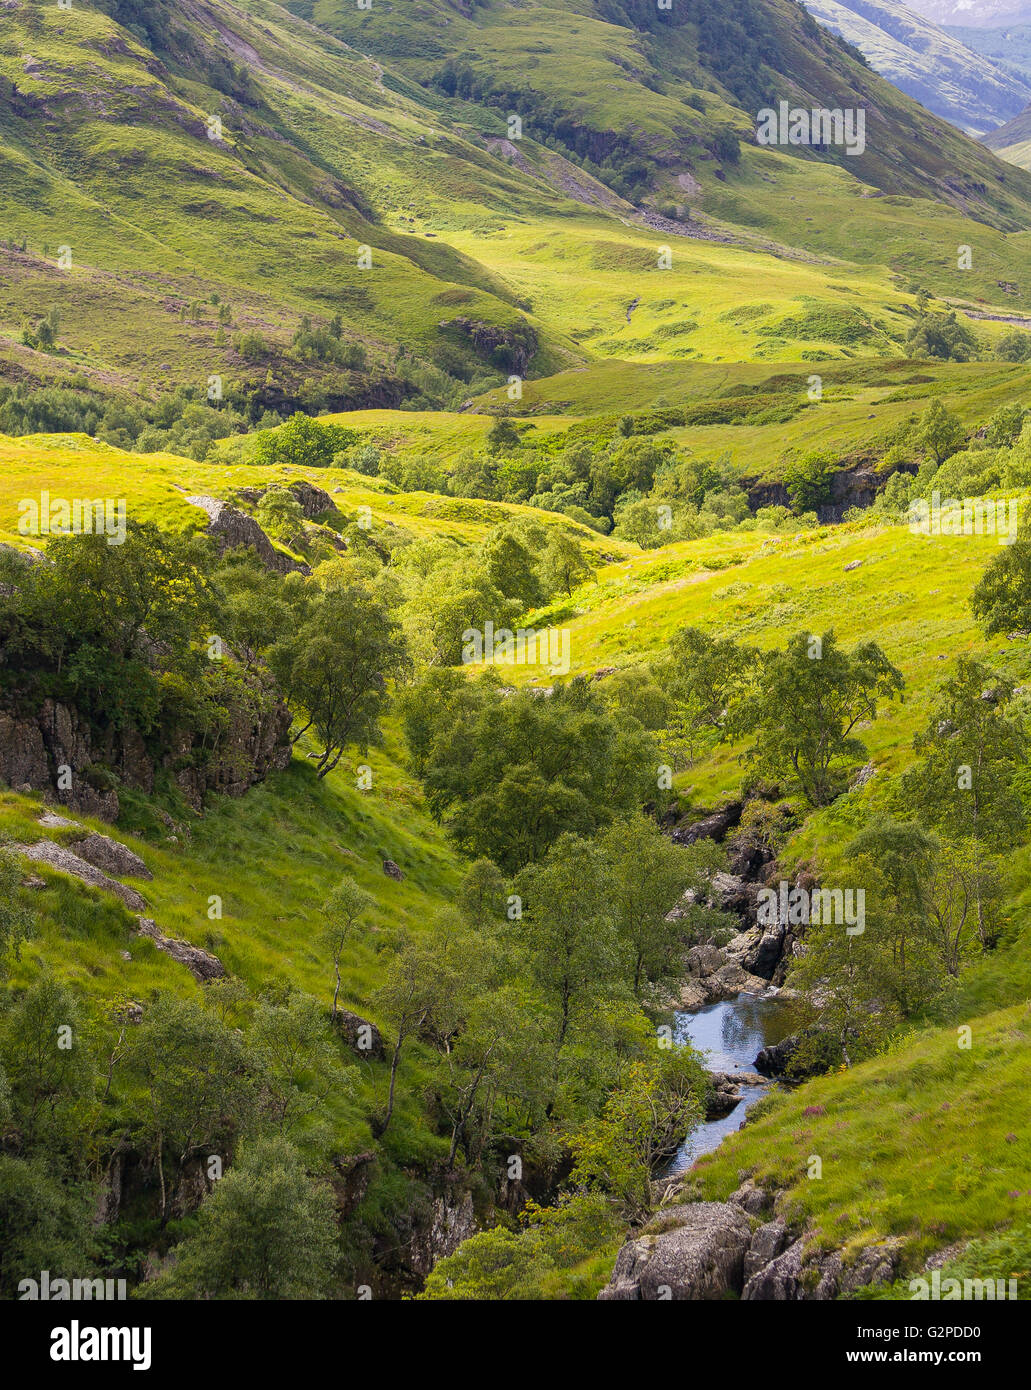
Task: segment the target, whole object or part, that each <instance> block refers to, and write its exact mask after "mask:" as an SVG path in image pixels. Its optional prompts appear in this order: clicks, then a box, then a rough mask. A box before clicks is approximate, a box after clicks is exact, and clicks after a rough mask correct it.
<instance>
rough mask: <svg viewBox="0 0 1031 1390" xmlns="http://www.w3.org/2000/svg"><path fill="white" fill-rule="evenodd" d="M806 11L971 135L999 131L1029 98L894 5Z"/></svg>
mask: <svg viewBox="0 0 1031 1390" xmlns="http://www.w3.org/2000/svg"><path fill="white" fill-rule="evenodd" d="M806 8H807V9H808V10H809V12H810V13H811V14H814V15H815V16H816V18H817V19H819V20H820V21H821V23H823V24H826V25H827V27H828V28H830V29H833V31H834V32H835V33H836V34H841V35H842V36H843V37H844V38H846V39H848V40H849V42H850V43H853V44H855V46H856V47H857V48H858V49H859V50H860V51H861V52H862V53H864V54H865V55H866V57H867V58H868V59H869V60H870V62H871V64H872V65H873V67H874V68H876V69H877V71H878V72H879V73H880V74H881V75H882V76H883V77H887V78H889V79H890V80H891V81H892V82H894V83H895V85H896V87H899V88H900V89H901V90H902V91H904V92H905V93H906V94H907V96H911V97H913V99H914V100H915V101H919V102H920V103H921V105H923V106H925V107H926V108H927V109H928V111H933V112H934V113H935V115H937V116H944V117H945V119H946V120H947V121H951V122H952V124H953V125H957V126H959V127H960V129H961V130H965V131H966V132H967V134H969V135H983V134H986V133H987V132H988V131H990V130H994V129H995V128H996V126H999V125H1001V124H1002V123H1003V122H1004V121H1007V120H1009V118H1010V117H1011V116H1014V115H1016V114H1017V111H1018V110H1019V109H1020V108H1021V107H1022V106H1023V105H1024V104H1025V103H1026V102H1027V100H1028V97H1029V96H1031V86H1029V85H1028V83H1026V82H1024V81H1022V80H1021V79H1020V78H1017V77H1013V76H1010V74H1009V73H1007V72H1006V71H1005V70H1003V69H1001V68H998V67H996V65H995V64H994V63H992V62H991V61H988V60H986V59H984V58H982V57H979V56H978V55H977V54H975V53H972V52H971V50H970V49H969V48H967V47H966V46H965V45H964V44H963V43H961V42H959V41H958V40H956V39H954V38H953V37H952V36H951V35H949V34H947V33H946V32H945V31H944V30H943V29H940V28H939V27H938V26H937V25H935V24H932V23H930V22H929V21H927V20H926V19H923V18H921V17H920V15H918V14H916V13H914V12H913V11H912V10H911V9H908V8H907V7H906V6H905V5H901V4H898V3H896V0H841V3H839V0H808V3H807V5H806Z"/></svg>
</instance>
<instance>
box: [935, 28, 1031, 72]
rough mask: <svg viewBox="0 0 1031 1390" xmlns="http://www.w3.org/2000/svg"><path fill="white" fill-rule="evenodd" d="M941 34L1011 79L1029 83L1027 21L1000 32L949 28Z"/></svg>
mask: <svg viewBox="0 0 1031 1390" xmlns="http://www.w3.org/2000/svg"><path fill="white" fill-rule="evenodd" d="M945 32H946V33H947V34H951V35H952V37H953V38H954V39H958V40H959V42H960V43H962V44H966V46H967V48H972V49H973V50H974V52H975V53H980V54H981V55H982V56H983V57H985V58H987V59H989V61H991V62H992V63H994V64H995V66H996V67H997V68H1001V69H1002V70H1003V72H1006V73H1009V75H1010V76H1011V77H1017V78H1018V79H1019V80H1020V81H1023V82H1028V83H1031V18H1029V20H1028V22H1027V23H1024V24H1007V25H1005V26H1004V27H1003V28H1001V29H999V28H984V29H971V28H968V27H967V26H965V25H949V26H948V27H947V28H946V29H945Z"/></svg>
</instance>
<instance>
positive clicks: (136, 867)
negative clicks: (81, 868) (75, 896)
mask: <svg viewBox="0 0 1031 1390" xmlns="http://www.w3.org/2000/svg"><path fill="white" fill-rule="evenodd" d="M71 849H72V851H73V853H75V854H77V855H78V856H79V858H80V859H85V861H86V863H87V864H92V865H93V867H94V868H95V869H100V870H101V871H102V872H103V873H105V874H111V875H113V876H117V877H119V878H125V877H129V878H145V879H152V878H153V877H154V875H153V874H152V873H151V872H150V870H149V869H148V868H147V866H146V864H144V862H143V860H142V859H141V858H140V856H139V855H138V854H134V853H133V852H132V850H131V849H129V847H128V846H127V845H123V844H121V843H120V842H119V841H118V840H112V839H111V837H110V836H109V835H100V834H97V833H96V832H91V833H90V834H89V835H87V836H86V838H85V839H84V840H76V842H75V843H74V844H73V845H72V846H71Z"/></svg>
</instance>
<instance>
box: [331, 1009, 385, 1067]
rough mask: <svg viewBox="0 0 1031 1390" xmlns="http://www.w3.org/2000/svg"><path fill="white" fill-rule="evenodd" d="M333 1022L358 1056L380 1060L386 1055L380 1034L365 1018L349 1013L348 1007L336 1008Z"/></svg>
mask: <svg viewBox="0 0 1031 1390" xmlns="http://www.w3.org/2000/svg"><path fill="white" fill-rule="evenodd" d="M335 1022H336V1026H337V1029H338V1031H339V1032H340V1035H341V1037H342V1038H343V1039H344V1041H345V1042H346V1043H347V1046H348V1047H349V1048H351V1049H352V1051H354V1052H357V1054H358V1056H359V1057H363V1058H364V1059H365V1060H366V1061H370V1060H371V1061H374V1062H380V1061H382V1060H383V1058H384V1057H385V1056H386V1049H385V1048H384V1046H383V1037H382V1034H381V1033H380V1031H379V1029H378V1028H377V1027H376V1025H375V1024H374V1023H370V1022H369V1020H368V1019H367V1018H362V1017H361V1015H360V1014H353V1013H351V1011H350V1009H337V1012H336V1019H335Z"/></svg>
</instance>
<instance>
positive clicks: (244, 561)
mask: <svg viewBox="0 0 1031 1390" xmlns="http://www.w3.org/2000/svg"><path fill="white" fill-rule="evenodd" d="M108 539H109V538H108V537H106V536H104V535H75V536H72V535H69V536H61V537H55V538H54V539H53V540H52V542H51V544H50V546H49V548H48V552H47V561H48V562H47V563H44V564H35V565H30V564H27V563H26V562H25V561H24V560H22V559H21V558H19V557H17V556H16V555H15V554H13V553H11V552H7V553H0V642H2V645H3V653H4V655H3V661H2V662H0V705H3V706H4V707H6V708H9V709H16V710H19V711H22V712H35V711H36V710H38V709H39V708H40V707H41V705H42V702H43V701H44V700H46V699H55V700H59V701H61V702H62V703H64V704H67V705H70V706H72V707H73V708H75V709H77V710H78V711H79V712H80V713H81V714H82V715H83V716H84V717H85V718H87V719H88V720H90V721H91V722H92V723H93V725H94V726H95V727H96V728H97V729H99V730H101V731H103V730H105V729H118V730H128V729H132V730H135V731H136V732H137V733H139V734H141V735H142V736H143V737H144V739H145V740H147V742H148V743H149V744H151V745H152V746H155V747H157V748H159V749H160V750H161V751H164V750H165V749H166V748H167V747H168V746H170V744H171V742H172V741H173V739H172V735H173V731H174V730H181V729H184V728H187V729H190V730H193V731H195V732H197V733H198V734H199V735H200V739H199V745H198V746H199V748H200V749H201V750H202V751H201V753H200V754H199V755H200V756H203V751H204V750H207V751H209V752H210V751H212V750H213V749H214V748H215V747H217V745H218V743H219V740H220V739H221V738H223V737H224V736H225V734H226V732H227V729H228V727H229V725H230V723H231V722H232V717H233V716H239V715H241V714H244V713H249V714H250V715H251V716H252V717H253V718H254V720H255V721H258V720H259V716H260V713H261V711H262V709H263V708H264V706H265V705H267V703H268V702H269V701H271V700H273V699H274V698H276V695H277V693H282V694H283V695H284V696H285V698H286V700H287V702H288V704H289V705H290V708H291V709H292V711H293V712H294V713H295V715H296V716H297V717H298V723H299V724H300V726H301V727H300V730H299V732H298V733H297V734H296V735H295V741H296V739H299V738H300V737H301V736H302V735H303V734H305V733H307V732H308V731H309V730H311V731H312V733H313V735H314V736H315V737H316V738H317V739H318V742H319V751H318V752H317V754H315V755H314V756H316V757H317V759H318V761H317V767H318V771H319V775H320V776H324V775H325V774H326V773H327V772H328V771H330V770H331V768H333V767H335V766H336V764H337V763H338V762H339V760H340V757H341V755H342V752H343V749H344V748H345V747H347V746H348V745H352V744H353V745H358V746H360V747H362V748H367V747H368V746H369V745H370V744H372V743H375V742H376V741H377V740H378V739H379V736H380V735H379V718H380V714H381V712H382V711H383V709H384V708H385V706H386V703H387V700H388V697H389V691H388V686H389V683H390V682H391V681H392V680H394V679H397V678H399V677H401V676H402V675H404V673H405V672H406V671H407V669H408V661H409V658H408V652H407V647H406V644H405V641H404V637H403V634H402V633H401V630H400V627H399V625H398V623H397V622H396V620H395V619H394V618H393V617H391V615H390V613H389V612H388V611H387V609H386V607H385V606H384V604H383V603H382V602H380V601H379V599H377V597H376V596H375V594H373V593H372V592H371V591H370V589H369V587H368V586H367V585H364V584H361V583H357V582H349V579H348V577H347V576H346V575H345V576H342V577H337V576H334V574H333V572H332V570H330V572H329V574H328V575H327V576H325V580H324V582H323V583H320V582H319V581H318V580H312V581H308V582H306V581H305V580H303V579H302V578H301V577H300V576H299V575H295V576H291V577H290V578H288V579H287V580H285V581H284V580H282V579H280V578H279V577H278V576H276V575H274V574H272V573H270V572H269V571H268V570H266V569H265V568H264V567H263V566H262V565H261V563H260V562H259V561H258V559H257V557H256V556H255V555H254V553H253V552H252V551H247V550H245V551H235V552H234V551H231V552H228V553H227V554H226V555H225V556H224V557H222V559H221V560H219V559H218V558H217V556H216V552H215V550H214V547H213V546H212V545H211V543H210V541H208V540H207V538H205V537H199V536H195V535H192V536H191V535H175V534H173V533H170V532H165V531H162V530H161V529H160V528H158V527H157V526H155V525H154V524H153V523H150V522H129V523H128V525H127V528H126V537H125V541H124V543H123V544H121V545H109V544H108ZM337 580H339V582H337ZM213 639H217V641H216V642H215V645H214V647H213V645H212V643H213ZM213 658H215V659H213ZM255 675H257V676H259V677H267V679H261V678H259V679H254V677H255Z"/></svg>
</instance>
